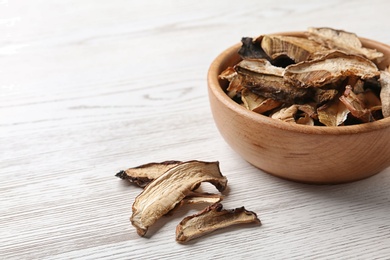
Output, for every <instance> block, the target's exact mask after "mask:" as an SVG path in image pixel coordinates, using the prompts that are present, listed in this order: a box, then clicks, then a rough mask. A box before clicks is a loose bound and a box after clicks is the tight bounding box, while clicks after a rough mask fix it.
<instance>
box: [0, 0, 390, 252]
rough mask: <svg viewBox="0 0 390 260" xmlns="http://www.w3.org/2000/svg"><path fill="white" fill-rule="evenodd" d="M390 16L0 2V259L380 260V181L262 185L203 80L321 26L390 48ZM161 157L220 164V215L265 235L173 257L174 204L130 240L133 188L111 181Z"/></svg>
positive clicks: (374, 9)
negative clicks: (213, 108)
mask: <svg viewBox="0 0 390 260" xmlns="http://www.w3.org/2000/svg"><path fill="white" fill-rule="evenodd" d="M388 10H390V2H387V1H383V0H382V1H381V0H378V1H365V0H359V1H350V2H347V1H340V0H331V1H310V2H308V1H301V0H299V1H291V2H290V1H286V0H285V1H271V0H268V1H240V2H239V3H238V2H233V1H229V2H226V1H203V0H201V1H180V2H179V1H153V0H148V1H137V2H134V1H125V0H112V1H102V0H98V1H92V0H85V1H75V0H59V1H48V0H39V1H13V0H8V1H7V0H3V1H2V0H0V17H1V18H0V33H1V35H2V38H1V39H0V56H1V58H0V78H1V82H0V196H1V200H0V259H163V258H172V259H176V258H177V259H179V258H180V259H182V258H186V259H199V258H207V259H232V258H236V259H248V258H262V259H351V258H360V259H375V258H377V259H384V258H386V257H388V256H389V255H390V247H389V244H390V224H389V216H390V193H389V190H390V170H389V169H386V170H385V171H383V172H382V173H380V174H378V175H376V176H374V177H372V178H369V179H366V180H363V181H359V182H355V183H350V184H344V185H336V186H315V185H305V184H299V183H293V182H289V181H285V180H281V179H279V178H276V177H272V176H269V175H267V174H264V173H263V172H261V171H260V170H258V169H256V168H254V167H253V166H251V165H250V164H248V163H247V162H245V161H244V160H243V159H242V158H240V157H239V156H238V155H237V154H236V153H235V152H234V151H232V150H231V149H230V148H229V146H228V145H227V144H226V143H225V142H224V140H223V139H222V137H221V136H220V135H219V133H218V131H217V128H216V127H215V124H214V121H213V119H212V116H211V112H210V108H209V104H208V98H207V82H206V74H207V70H208V67H209V65H210V63H211V61H212V60H213V59H214V58H215V57H216V56H217V55H218V54H219V53H220V52H221V51H222V50H224V49H226V48H227V47H229V46H231V45H233V44H235V43H236V42H238V41H239V40H240V38H241V37H242V36H257V35H258V34H262V33H271V32H279V31H300V30H305V29H306V28H307V27H308V26H329V27H334V28H339V29H345V30H349V31H353V32H356V33H357V34H359V35H360V36H363V37H366V38H371V39H375V40H377V41H381V42H385V43H387V44H390V33H389V32H388V30H387V29H388V28H387V25H388V24H389V22H390V20H389V19H390V18H389V16H388V14H387V12H388ZM380 152H381V151H378V153H380ZM172 159H175V160H192V159H197V160H207V161H214V160H218V161H220V166H221V170H222V172H223V173H224V175H226V176H227V178H228V180H229V184H228V185H229V190H228V194H227V196H226V198H225V200H224V202H223V204H224V206H225V207H226V208H236V207H239V206H245V207H246V208H247V209H249V210H252V211H255V212H256V213H258V216H259V218H260V219H261V220H262V223H263V225H262V226H261V227H233V228H231V229H228V230H224V231H222V230H221V231H217V232H215V233H213V234H210V235H209V236H207V237H204V238H203V239H199V240H196V241H195V240H194V242H192V243H190V244H188V245H180V244H177V243H176V242H175V241H174V237H175V227H176V225H177V223H179V221H180V220H181V219H182V218H183V217H184V216H186V215H189V214H192V213H195V212H196V209H191V208H189V207H185V208H183V209H181V210H179V211H178V212H177V213H176V214H175V215H173V216H171V217H169V218H163V219H161V220H160V221H159V222H158V223H156V225H155V226H154V227H153V228H151V230H150V233H151V235H150V236H149V237H148V238H140V237H138V235H137V234H136V232H135V229H134V228H133V227H132V226H131V225H130V222H129V217H130V215H131V205H132V203H133V200H134V198H135V196H136V195H137V194H138V193H139V192H140V190H139V189H138V188H135V187H133V186H130V185H128V184H127V183H126V182H124V181H121V180H119V179H118V178H115V177H114V175H115V173H116V172H118V171H119V170H123V169H125V168H127V167H131V166H136V165H139V164H143V163H147V162H153V161H163V160H172ZM206 189H207V187H206ZM197 209H198V208H197Z"/></svg>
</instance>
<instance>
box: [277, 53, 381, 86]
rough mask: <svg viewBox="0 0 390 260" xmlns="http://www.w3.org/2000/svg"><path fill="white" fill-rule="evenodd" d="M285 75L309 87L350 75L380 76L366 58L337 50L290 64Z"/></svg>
mask: <svg viewBox="0 0 390 260" xmlns="http://www.w3.org/2000/svg"><path fill="white" fill-rule="evenodd" d="M283 76H284V79H285V80H286V82H290V83H291V84H293V85H295V86H298V87H303V88H307V87H322V86H324V85H326V84H331V83H335V82H337V81H339V80H340V79H343V78H346V77H348V76H357V77H360V78H362V79H367V78H374V77H376V76H379V70H378V68H377V67H376V65H375V64H374V63H373V62H371V61H370V60H368V59H366V58H363V57H361V56H357V55H351V54H345V53H342V52H339V51H335V52H332V53H330V54H328V55H326V56H325V57H323V58H321V59H316V60H311V61H306V62H301V63H297V64H293V65H289V66H287V67H286V69H285V71H284V75H283Z"/></svg>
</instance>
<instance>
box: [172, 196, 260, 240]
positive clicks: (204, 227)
mask: <svg viewBox="0 0 390 260" xmlns="http://www.w3.org/2000/svg"><path fill="white" fill-rule="evenodd" d="M249 223H252V224H259V225H261V222H260V220H259V218H258V217H257V215H256V213H254V212H252V211H248V210H246V209H245V208H244V207H241V208H236V209H233V210H225V209H223V206H222V204H220V203H216V204H213V205H211V206H208V207H207V208H205V209H204V210H203V211H201V212H199V213H197V214H194V215H192V216H188V217H185V218H184V219H183V220H182V221H181V222H180V223H179V225H177V227H176V241H177V242H180V243H185V242H188V241H190V240H192V239H194V238H197V237H200V236H203V235H206V234H208V233H211V232H213V231H215V230H218V229H222V228H226V227H229V226H233V225H237V224H249Z"/></svg>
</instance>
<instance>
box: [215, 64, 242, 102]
mask: <svg viewBox="0 0 390 260" xmlns="http://www.w3.org/2000/svg"><path fill="white" fill-rule="evenodd" d="M218 78H220V79H226V80H228V81H229V86H228V87H227V89H226V92H227V94H228V96H229V97H230V98H234V97H235V96H236V95H237V94H238V93H240V92H241V90H242V89H243V88H244V87H243V86H242V84H241V76H240V75H238V74H237V72H236V71H235V70H234V68H233V67H228V68H227V69H225V70H224V71H222V72H221V74H220V75H219V76H218Z"/></svg>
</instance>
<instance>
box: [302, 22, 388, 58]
mask: <svg viewBox="0 0 390 260" xmlns="http://www.w3.org/2000/svg"><path fill="white" fill-rule="evenodd" d="M307 31H308V33H309V39H312V40H314V41H316V42H318V43H320V44H323V45H325V46H326V47H327V48H329V49H337V50H341V51H344V52H346V53H351V54H358V55H363V56H364V57H366V58H367V59H369V60H372V61H375V62H377V63H379V62H381V61H382V60H383V57H384V54H383V53H381V52H379V51H377V50H374V49H369V48H364V47H363V46H362V43H361V41H360V40H359V38H358V36H357V35H356V34H354V33H351V32H346V31H343V30H335V29H332V28H326V27H324V28H308V30H307Z"/></svg>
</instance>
